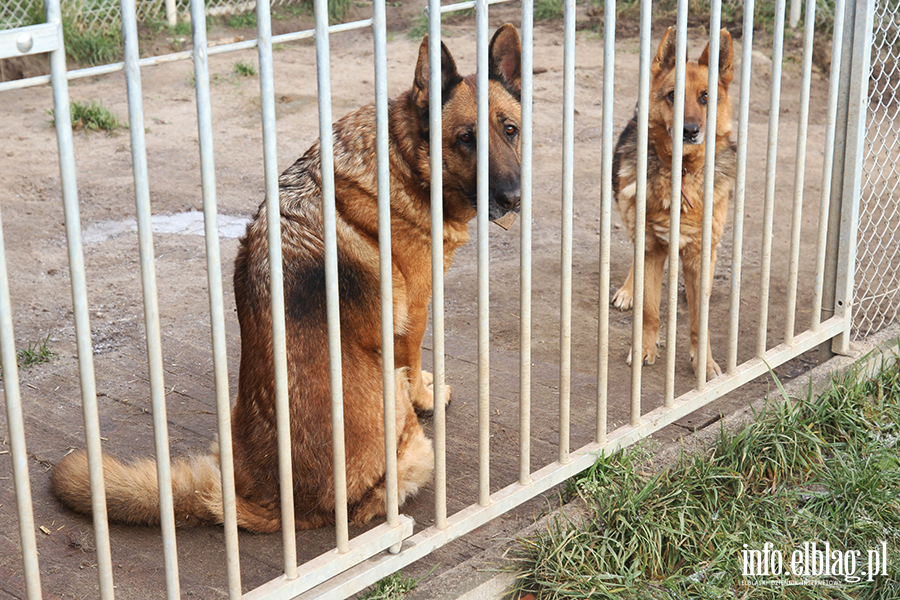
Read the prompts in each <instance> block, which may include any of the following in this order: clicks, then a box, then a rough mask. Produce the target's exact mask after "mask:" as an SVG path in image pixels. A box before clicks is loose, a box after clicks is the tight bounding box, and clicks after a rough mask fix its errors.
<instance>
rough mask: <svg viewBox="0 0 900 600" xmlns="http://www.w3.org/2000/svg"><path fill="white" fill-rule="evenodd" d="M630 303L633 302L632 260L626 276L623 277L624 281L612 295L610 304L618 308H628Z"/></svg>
mask: <svg viewBox="0 0 900 600" xmlns="http://www.w3.org/2000/svg"><path fill="white" fill-rule="evenodd" d="M632 304H634V262H632V263H631V268H630V269H628V277H626V278H625V283H623V284H622V287H620V288H619V289H618V291H616V293H615V294H614V295H613V297H612V305H613V306H615V307H616V308H618V309H619V310H628V309H630V308H631V305H632Z"/></svg>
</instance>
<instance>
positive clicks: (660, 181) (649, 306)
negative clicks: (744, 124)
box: [612, 27, 735, 379]
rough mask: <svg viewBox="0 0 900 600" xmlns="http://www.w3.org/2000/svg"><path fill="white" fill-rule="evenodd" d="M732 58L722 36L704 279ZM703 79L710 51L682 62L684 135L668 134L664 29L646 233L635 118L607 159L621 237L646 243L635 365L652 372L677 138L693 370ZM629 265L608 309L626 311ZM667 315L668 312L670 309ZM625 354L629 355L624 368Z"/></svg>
mask: <svg viewBox="0 0 900 600" xmlns="http://www.w3.org/2000/svg"><path fill="white" fill-rule="evenodd" d="M733 57H734V51H733V49H732V45H731V35H730V34H729V33H728V32H727V31H725V30H724V29H723V30H722V38H721V45H720V49H719V90H718V107H717V113H716V142H715V145H716V168H715V179H714V181H715V187H714V191H713V198H712V202H713V225H712V255H711V263H712V264H711V265H710V273H712V272H713V271H714V270H715V264H716V246H717V245H718V244H719V238H721V237H722V231H723V230H724V228H725V218H726V217H727V216H728V198H729V197H730V196H731V190H732V188H733V187H734V178H735V147H734V144H733V143H732V142H731V139H730V136H731V100H730V99H729V97H728V86H729V84H730V83H731V80H732V78H733V77H734V64H733ZM708 73H709V45H707V46H706V49H705V50H703V54H702V55H701V56H700V60H698V61H697V62H693V61H688V63H687V67H686V69H685V83H684V131H680V132H675V131H672V122H673V120H674V116H675V115H674V102H675V28H674V27H670V28H669V29H668V30H667V31H666V33H665V35H664V36H663V39H662V42H660V44H659V50H658V51H657V53H656V58H655V59H654V60H653V64H652V65H651V67H650V75H651V78H652V80H651V84H650V85H651V87H650V120H649V143H650V148H649V151H648V156H647V226H646V229H645V230H644V231H643V232H636V231H635V230H634V224H635V191H636V189H635V188H636V179H637V117H635V118H634V119H632V120H631V121H630V122H629V123H628V125H627V126H626V127H625V129H624V130H623V131H622V134H621V135H620V137H619V141H618V143H617V144H616V152H615V156H614V157H613V181H612V184H613V193H614V194H615V197H616V203H617V205H618V207H619V212H620V214H621V215H622V220H623V221H624V222H625V226H626V227H627V229H628V234H629V236H631V239H632V241H634V237H635V235H643V236H644V239H645V244H646V245H645V250H644V257H645V260H646V262H645V271H644V310H643V316H644V328H643V342H642V348H641V353H640V358H639V360H642V361H643V362H644V364H649V365H652V364H653V363H654V362H656V356H657V352H658V351H659V301H660V295H661V293H662V277H663V270H664V268H665V264H666V259H667V258H668V254H669V206H670V204H671V190H672V136H673V135H682V136H684V146H683V151H684V158H683V162H682V179H681V237H680V238H679V240H680V254H681V262H682V265H683V269H684V287H685V290H686V295H687V303H688V310H689V313H690V318H691V354H690V356H691V364H692V365H693V367H694V371H695V372H696V370H697V356H698V352H699V350H698V348H697V346H698V344H699V340H698V325H699V322H700V320H699V319H700V267H701V257H700V252H701V234H702V225H703V200H704V199H703V178H704V165H705V160H706V146H705V140H706V131H705V127H706V102H707V75H708ZM633 289H634V264H632V265H631V270H630V271H629V272H628V277H627V278H626V279H625V283H623V284H622V287H621V288H619V290H618V291H617V292H616V293H615V295H614V296H613V299H612V303H613V305H615V306H616V308H619V309H621V310H628V309H629V308H631V306H632V303H633ZM669 310H675V307H673V306H670V307H669ZM703 351H704V352H706V377H707V379H712V378H713V377H715V376H716V375H721V374H722V370H721V369H720V368H719V365H717V364H716V362H715V361H714V360H713V358H712V350H711V348H710V347H709V345H708V344H707V347H706V348H705V349H704V350H703ZM634 352H635V349H634V348H632V350H631V353H629V355H628V364H631V360H632V354H633V353H634Z"/></svg>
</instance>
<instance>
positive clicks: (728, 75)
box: [697, 29, 734, 88]
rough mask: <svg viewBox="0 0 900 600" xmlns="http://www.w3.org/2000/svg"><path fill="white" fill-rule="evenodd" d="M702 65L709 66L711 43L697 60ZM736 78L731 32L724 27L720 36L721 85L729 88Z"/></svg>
mask: <svg viewBox="0 0 900 600" xmlns="http://www.w3.org/2000/svg"><path fill="white" fill-rule="evenodd" d="M697 62H699V63H700V64H701V65H703V66H706V67H708V66H709V44H707V45H706V48H705V49H704V50H703V54H701V55H700V60H699V61H697ZM732 79H734V46H733V44H732V42H731V34H730V33H728V30H726V29H723V30H722V33H721V37H720V38H719V85H721V86H722V87H725V88H727V87H728V86H729V85H730V84H731V80H732Z"/></svg>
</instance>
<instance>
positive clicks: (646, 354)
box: [626, 343, 659, 366]
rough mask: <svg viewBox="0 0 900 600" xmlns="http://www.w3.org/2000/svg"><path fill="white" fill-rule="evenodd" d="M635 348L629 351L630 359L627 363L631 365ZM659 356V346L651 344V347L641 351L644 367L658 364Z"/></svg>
mask: <svg viewBox="0 0 900 600" xmlns="http://www.w3.org/2000/svg"><path fill="white" fill-rule="evenodd" d="M633 352H634V349H633V348H629V349H628V358H627V359H626V362H627V363H628V364H629V366H630V365H631V361H632V358H633ZM657 356H659V344H658V343H657V344H651V345H650V346H645V347H644V348H643V349H642V350H641V360H642V361H643V362H644V366H647V365H652V364H655V363H656V357H657Z"/></svg>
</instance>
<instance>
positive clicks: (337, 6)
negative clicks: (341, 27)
mask: <svg viewBox="0 0 900 600" xmlns="http://www.w3.org/2000/svg"><path fill="white" fill-rule="evenodd" d="M352 6H353V0H328V20H329V22H331V23H340V22H341V21H343V20H344V17H346V16H347V13H348V12H350V8H351V7H352Z"/></svg>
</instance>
